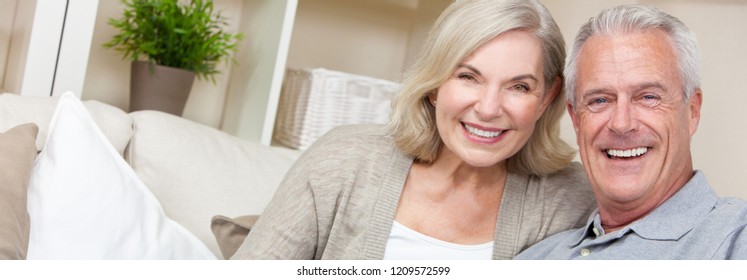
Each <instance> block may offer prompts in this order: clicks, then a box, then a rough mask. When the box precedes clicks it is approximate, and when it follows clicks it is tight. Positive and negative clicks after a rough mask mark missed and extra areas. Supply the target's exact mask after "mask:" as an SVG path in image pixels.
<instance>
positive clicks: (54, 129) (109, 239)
mask: <svg viewBox="0 0 747 280" xmlns="http://www.w3.org/2000/svg"><path fill="white" fill-rule="evenodd" d="M28 211H29V217H30V220H31V229H30V235H29V248H28V256H27V258H28V259H215V255H213V254H212V253H211V252H210V250H208V248H207V247H206V246H205V244H203V243H202V242H201V241H199V240H198V239H197V238H196V237H195V236H194V235H193V234H192V233H190V232H189V231H187V230H186V229H185V228H184V227H182V226H180V225H179V224H177V223H176V222H174V221H173V220H171V219H169V218H168V217H166V215H165V214H164V212H163V209H162V208H161V205H160V204H159V202H158V200H157V199H156V198H155V197H154V196H153V194H152V193H151V192H150V191H149V190H148V188H147V187H146V186H145V184H144V183H143V182H142V181H141V180H140V178H138V177H137V175H135V173H134V171H133V170H132V169H131V168H130V167H129V166H128V165H127V163H126V162H125V161H124V159H123V158H122V157H121V156H120V155H119V154H118V153H117V152H116V151H115V149H114V147H113V146H112V145H111V144H110V143H109V141H107V140H106V138H105V136H104V134H103V133H102V132H101V130H100V129H99V128H98V127H97V126H96V124H95V122H94V121H93V119H92V117H91V115H90V114H89V113H88V111H87V110H86V108H85V107H84V106H83V104H82V103H81V102H80V100H78V99H77V97H75V96H74V95H73V94H72V93H69V92H68V93H65V95H63V96H62V98H60V101H59V103H58V105H57V109H56V110H55V113H54V115H53V117H52V120H51V122H50V127H49V134H48V137H47V142H46V144H45V146H44V148H43V150H42V152H41V153H40V154H39V155H38V156H37V158H36V161H35V162H34V167H33V169H32V171H31V177H30V180H29V197H28ZM208 225H209V221H206V222H205V226H206V227H207V226H208Z"/></svg>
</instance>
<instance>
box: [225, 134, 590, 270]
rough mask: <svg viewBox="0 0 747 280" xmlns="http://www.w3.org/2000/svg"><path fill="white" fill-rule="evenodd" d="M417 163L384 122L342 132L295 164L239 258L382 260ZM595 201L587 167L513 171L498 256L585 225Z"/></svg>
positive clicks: (501, 222) (328, 136)
mask: <svg viewBox="0 0 747 280" xmlns="http://www.w3.org/2000/svg"><path fill="white" fill-rule="evenodd" d="M412 163H413V159H412V158H411V157H408V156H406V155H404V154H402V153H401V152H400V151H399V150H398V149H396V148H395V147H394V143H393V141H392V139H391V137H389V136H387V135H386V134H385V132H384V129H383V126H379V125H356V126H345V127H340V128H337V129H334V130H332V131H330V132H329V133H327V134H326V135H325V136H324V137H322V138H321V139H319V140H318V141H316V142H315V143H314V144H313V145H312V146H311V147H310V148H309V149H308V150H307V151H306V152H305V153H304V154H303V155H302V156H301V157H300V158H299V159H298V161H297V162H296V163H295V165H294V166H293V167H292V168H291V169H290V171H289V172H288V173H287V175H286V177H285V178H284V179H283V182H282V183H281V184H280V187H279V188H278V190H277V192H276V193H275V196H274V197H273V199H272V201H271V202H270V204H269V205H268V206H267V208H266V209H265V211H264V213H263V214H262V216H261V217H260V219H259V220H258V221H257V223H256V224H255V225H254V226H253V227H252V230H251V232H250V233H249V235H248V237H247V239H246V241H245V242H244V244H243V245H242V246H241V247H240V248H239V249H238V251H237V252H236V254H235V255H234V256H233V258H234V259H381V258H382V257H383V256H384V249H385V247H386V242H387V239H388V237H389V232H390V231H391V227H392V222H393V219H394V216H395V213H396V211H397V205H398V203H399V197H400V194H401V192H402V188H403V186H404V184H405V179H406V178H407V175H408V172H409V169H410V166H411V165H412ZM594 208H595V201H594V198H593V194H592V192H591V188H590V187H589V185H588V181H587V179H586V175H585V174H584V172H583V169H582V167H581V165H580V164H578V163H574V164H571V165H570V166H568V167H567V168H565V169H564V170H561V171H560V172H558V173H556V174H554V175H551V176H548V177H544V178H540V177H536V176H530V177H527V176H519V175H515V174H509V177H508V179H507V181H506V188H505V190H504V193H503V199H502V202H501V209H500V211H499V213H500V214H499V217H498V221H497V224H496V229H495V235H494V236H495V238H494V241H495V243H494V247H493V259H511V258H512V257H513V256H515V255H516V254H518V253H519V252H521V251H522V250H524V249H526V248H527V247H528V246H530V245H532V244H534V243H536V242H538V241H540V240H542V239H543V238H545V237H547V236H548V235H550V234H553V233H556V232H559V231H562V230H566V229H570V228H574V227H580V226H582V225H583V224H584V223H585V222H586V219H587V217H588V216H589V214H590V213H591V211H592V210H593V209H594Z"/></svg>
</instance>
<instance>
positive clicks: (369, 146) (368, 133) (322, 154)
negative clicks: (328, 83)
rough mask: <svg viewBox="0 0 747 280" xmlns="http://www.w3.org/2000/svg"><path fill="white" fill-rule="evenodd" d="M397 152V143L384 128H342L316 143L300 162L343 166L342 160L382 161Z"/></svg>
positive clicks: (334, 129) (356, 126) (358, 126)
mask: <svg viewBox="0 0 747 280" xmlns="http://www.w3.org/2000/svg"><path fill="white" fill-rule="evenodd" d="M394 151H395V148H394V142H393V140H392V138H391V137H390V136H389V135H388V134H387V132H386V128H385V126H384V125H378V124H360V125H343V126H338V127H335V128H333V129H331V130H330V131H328V132H327V133H325V134H324V135H323V136H322V137H320V138H319V139H318V140H316V141H315V142H314V143H313V144H312V145H311V146H310V147H309V148H308V149H307V150H306V151H305V152H304V154H303V155H302V156H301V158H300V160H311V161H313V162H316V163H321V162H330V163H332V164H342V163H341V161H344V162H350V161H366V160H368V159H370V160H381V157H387V155H390V154H391V153H393V152H394ZM339 167H340V166H338V168H339Z"/></svg>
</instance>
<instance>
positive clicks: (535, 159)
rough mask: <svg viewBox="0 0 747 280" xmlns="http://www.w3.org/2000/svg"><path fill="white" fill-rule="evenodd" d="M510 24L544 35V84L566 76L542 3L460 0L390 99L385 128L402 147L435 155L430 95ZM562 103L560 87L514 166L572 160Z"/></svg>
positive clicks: (559, 39)
mask: <svg viewBox="0 0 747 280" xmlns="http://www.w3.org/2000/svg"><path fill="white" fill-rule="evenodd" d="M512 30H524V31H527V32H529V33H531V34H533V35H534V36H536V37H537V38H538V39H539V40H540V41H541V43H542V52H543V69H544V73H543V74H544V76H545V85H546V90H550V89H551V88H552V86H553V83H554V82H555V81H556V78H560V80H561V82H562V77H563V63H564V60H565V43H564V41H563V35H562V34H561V33H560V29H559V28H558V26H557V24H556V23H555V20H553V18H552V16H551V15H550V12H549V11H547V9H546V8H545V7H544V6H542V4H540V3H539V2H537V1H534V0H530V1H512V0H509V1H496V0H461V1H456V2H454V3H452V4H451V5H450V6H449V7H448V8H446V10H445V11H444V12H443V13H442V14H441V16H439V18H438V19H437V20H436V23H435V24H434V25H433V28H432V29H431V31H430V33H429V34H428V37H427V38H426V41H425V43H424V45H423V48H422V50H421V52H420V54H419V56H418V58H417V60H416V61H415V63H414V64H413V65H412V66H411V68H410V69H409V70H408V71H407V72H406V73H405V78H404V80H403V81H402V86H401V89H400V91H399V93H398V94H397V95H396V96H395V97H394V100H393V101H392V115H391V121H390V122H389V125H388V127H387V129H388V130H389V132H390V133H391V134H392V136H393V138H394V142H395V144H396V145H397V147H398V148H399V149H400V150H402V151H403V152H404V153H406V154H408V155H410V156H412V157H415V158H416V159H417V160H419V161H423V162H432V161H433V160H435V159H436V156H437V154H438V150H439V149H440V148H441V146H442V145H443V142H442V141H441V137H440V136H439V134H438V130H437V128H436V119H435V108H434V107H433V106H431V104H430V102H429V101H428V95H429V94H430V93H431V92H433V91H435V90H436V89H437V88H438V87H439V86H441V84H443V83H444V82H445V81H446V80H447V79H448V78H449V77H450V75H451V74H452V72H453V71H454V69H456V67H457V65H458V64H459V63H461V62H462V61H463V60H464V59H465V58H466V57H467V56H468V55H470V54H471V53H472V52H473V51H474V50H475V49H477V48H479V47H480V46H482V45H484V44H485V43H487V42H488V41H490V40H492V39H493V38H495V37H496V36H498V35H500V34H503V33H505V32H508V31H512ZM564 108H565V99H564V98H563V97H562V93H558V94H557V95H556V96H555V97H554V100H553V101H552V103H551V104H550V106H549V107H548V108H547V110H546V111H545V113H544V114H543V115H542V117H540V119H539V120H538V121H537V124H536V127H535V129H534V132H533V134H532V135H531V136H530V138H529V140H528V142H527V143H526V145H524V147H523V148H521V150H519V152H518V153H517V154H516V155H514V156H512V157H511V158H509V159H508V168H509V170H510V171H511V172H515V173H520V174H534V175H547V174H551V173H554V172H556V171H558V170H560V169H562V168H564V167H565V166H567V165H568V163H570V161H571V159H572V158H573V156H574V154H575V151H574V150H573V149H571V147H570V146H568V144H567V143H565V142H564V141H563V140H561V139H560V128H559V126H560V117H561V116H562V114H563V111H564Z"/></svg>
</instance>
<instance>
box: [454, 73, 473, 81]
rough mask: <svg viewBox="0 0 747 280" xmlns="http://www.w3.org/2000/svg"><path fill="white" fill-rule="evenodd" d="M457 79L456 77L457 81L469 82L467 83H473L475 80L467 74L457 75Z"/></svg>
mask: <svg viewBox="0 0 747 280" xmlns="http://www.w3.org/2000/svg"><path fill="white" fill-rule="evenodd" d="M457 77H458V78H459V79H461V80H469V81H474V80H476V79H475V76H473V75H472V74H468V73H462V74H459V75H457Z"/></svg>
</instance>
